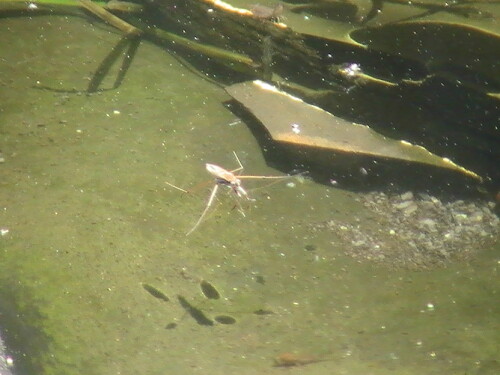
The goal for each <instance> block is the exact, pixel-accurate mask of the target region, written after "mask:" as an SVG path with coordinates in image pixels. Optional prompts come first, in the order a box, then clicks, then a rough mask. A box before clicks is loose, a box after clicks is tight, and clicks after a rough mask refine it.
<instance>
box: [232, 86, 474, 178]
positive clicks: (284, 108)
mask: <svg viewBox="0 0 500 375" xmlns="http://www.w3.org/2000/svg"><path fill="white" fill-rule="evenodd" d="M226 91H227V92H228V93H229V95H231V96H232V97H233V98H234V99H235V100H237V101H239V102H240V103H241V104H243V106H244V107H246V108H247V109H248V110H249V111H250V112H251V113H252V114H253V115H254V116H255V117H257V119H258V120H259V121H260V122H262V124H263V125H264V126H265V127H266V128H267V130H268V131H269V133H270V134H271V137H272V138H273V139H274V140H275V141H278V142H283V143H288V144H296V145H302V146H309V147H313V148H318V149H328V150H332V151H336V152H343V153H347V154H357V155H365V156H373V157H381V158H388V159H397V160H403V161H407V162H414V163H421V164H427V165H432V166H435V167H439V168H446V169H450V170H454V171H457V172H460V173H463V174H465V175H467V176H469V177H473V178H476V179H479V180H480V179H481V178H480V177H479V176H478V175H477V174H475V173H474V172H472V171H469V170H467V169H465V168H463V167H461V166H459V165H457V164H455V163H453V162H452V161H451V160H449V159H446V158H441V157H439V156H437V155H434V154H432V153H431V152H429V151H428V150H426V149H425V148H424V147H421V146H417V145H413V144H411V143H409V142H406V141H402V140H394V139H390V138H387V137H384V136H383V135H381V134H379V133H377V132H375V131H374V130H372V129H370V128H369V127H368V126H365V125H360V124H356V123H353V122H350V121H347V120H344V119H342V118H339V117H336V116H334V115H332V114H330V113H328V112H326V111H324V110H322V109H321V108H319V107H316V106H313V105H310V104H307V103H305V102H303V101H302V100H301V99H299V98H296V97H294V96H291V95H289V94H287V93H285V92H282V91H280V90H278V89H277V88H276V87H274V86H271V85H269V84H266V83H264V82H262V81H253V82H244V83H239V84H235V85H232V86H229V87H227V88H226Z"/></svg>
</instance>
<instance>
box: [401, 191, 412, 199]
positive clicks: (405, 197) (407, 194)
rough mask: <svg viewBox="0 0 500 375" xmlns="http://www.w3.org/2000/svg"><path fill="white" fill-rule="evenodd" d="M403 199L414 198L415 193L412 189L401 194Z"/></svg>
mask: <svg viewBox="0 0 500 375" xmlns="http://www.w3.org/2000/svg"><path fill="white" fill-rule="evenodd" d="M401 200H403V201H410V200H413V193H412V192H411V191H407V192H406V193H404V194H401Z"/></svg>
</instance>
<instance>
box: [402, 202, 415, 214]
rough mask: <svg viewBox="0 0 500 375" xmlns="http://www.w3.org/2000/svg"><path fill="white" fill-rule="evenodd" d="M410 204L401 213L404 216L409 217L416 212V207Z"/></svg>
mask: <svg viewBox="0 0 500 375" xmlns="http://www.w3.org/2000/svg"><path fill="white" fill-rule="evenodd" d="M410 202H411V201H410ZM411 203H412V204H411V205H410V206H408V207H406V208H405V209H404V210H403V213H404V214H405V215H406V216H409V215H411V214H412V213H414V212H415V211H417V209H418V206H417V205H416V204H415V203H413V202H411Z"/></svg>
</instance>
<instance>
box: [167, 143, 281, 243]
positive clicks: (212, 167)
mask: <svg viewBox="0 0 500 375" xmlns="http://www.w3.org/2000/svg"><path fill="white" fill-rule="evenodd" d="M233 153H234V157H235V158H236V161H237V162H238V164H239V167H238V168H236V169H233V170H231V171H228V170H227V169H224V168H222V167H219V166H218V165H216V164H210V163H206V164H205V168H206V169H207V171H208V173H210V174H211V175H212V176H214V177H215V185H214V187H213V188H212V191H211V192H210V197H209V198H208V202H207V204H206V206H205V209H204V210H203V212H202V213H201V216H200V218H199V219H198V221H197V222H196V224H195V225H194V226H193V227H192V228H191V230H190V231H189V232H187V233H186V236H189V235H190V234H191V233H193V232H194V231H195V229H196V228H198V226H199V225H200V223H201V222H202V221H203V219H204V217H205V215H206V214H207V212H208V210H209V209H210V207H211V206H212V203H213V201H214V199H215V196H216V194H217V191H218V190H219V186H221V185H224V186H228V187H230V188H231V190H232V191H233V192H234V193H235V194H236V195H237V196H238V197H239V198H242V197H244V198H246V199H247V200H249V201H253V199H251V198H250V197H249V196H248V193H247V191H246V190H245V189H244V188H243V186H241V180H242V179H283V178H289V177H290V176H288V175H287V176H250V175H249V176H240V175H236V174H235V173H236V172H239V171H241V170H243V165H242V164H241V162H240V159H239V158H238V155H236V153H235V152H233ZM166 183H167V185H169V186H171V187H173V188H175V189H177V190H180V191H182V192H184V193H187V191H186V190H184V189H182V188H180V187H178V186H175V185H173V184H171V183H170V182H166ZM238 211H240V212H241V214H242V215H243V216H245V213H244V212H243V209H242V208H241V206H240V207H239V209H238Z"/></svg>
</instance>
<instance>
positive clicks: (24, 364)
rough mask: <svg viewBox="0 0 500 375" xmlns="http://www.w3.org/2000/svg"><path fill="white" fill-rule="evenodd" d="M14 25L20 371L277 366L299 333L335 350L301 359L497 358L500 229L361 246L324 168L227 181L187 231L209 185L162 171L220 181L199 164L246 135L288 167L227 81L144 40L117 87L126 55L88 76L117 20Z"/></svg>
mask: <svg viewBox="0 0 500 375" xmlns="http://www.w3.org/2000/svg"><path fill="white" fill-rule="evenodd" d="M0 30H1V35H2V47H1V52H0V72H1V76H0V93H1V112H0V116H1V118H0V121H1V123H0V137H1V138H0V148H1V152H2V154H3V157H4V158H5V162H4V163H2V164H0V173H1V179H0V192H1V193H0V194H1V195H0V196H1V199H0V202H1V206H0V207H1V208H2V209H1V211H0V226H1V228H2V229H4V230H8V233H7V232H5V234H4V235H3V236H2V237H0V267H1V273H0V298H1V299H0V303H1V306H0V313H1V315H0V319H1V320H0V327H1V328H2V329H3V330H4V331H5V338H6V339H7V344H8V345H9V346H10V347H11V348H12V349H14V350H15V352H14V358H15V361H16V363H17V364H18V366H19V368H20V370H21V371H22V373H26V374H28V373H32V374H66V375H69V374H82V373H86V374H138V373H140V374H165V373H199V374H220V373H234V374H236V373H237V374H268V373H275V372H279V371H281V370H280V369H279V368H274V367H272V365H273V361H272V360H273V358H274V357H276V356H277V355H279V354H280V353H284V352H295V353H298V354H301V355H314V356H316V358H318V359H325V361H323V362H318V363H314V364H310V365H308V366H304V367H300V368H297V369H295V370H294V371H296V372H297V373H302V374H332V373H335V374H346V375H347V374H389V373H393V374H411V375H413V374H421V373H426V374H458V373H459V374H478V375H479V374H481V375H483V374H496V373H498V371H499V369H500V365H499V363H498V343H499V339H500V337H499V336H500V335H499V332H500V330H499V327H498V325H499V319H498V316H499V313H500V311H499V310H500V307H499V305H498V267H499V258H498V250H499V248H498V243H497V244H496V245H494V246H493V247H492V248H490V249H485V250H484V251H482V252H480V255H479V256H478V257H476V258H475V259H474V260H472V261H469V262H467V263H466V262H464V263H454V264H451V265H450V266H449V267H447V268H444V269H438V270H429V271H419V272H415V271H406V270H393V269H391V268H388V267H386V266H384V265H375V264H372V263H369V262H356V261H354V260H352V259H351V258H347V257H346V256H345V255H344V249H342V248H341V247H340V246H338V245H337V246H336V245H332V244H331V242H332V238H330V237H329V236H330V235H329V234H328V233H325V232H320V233H315V232H311V230H310V227H309V224H310V223H312V222H322V221H325V220H329V219H331V218H332V217H333V218H340V219H343V220H352V221H353V222H354V221H355V220H356V218H359V217H363V214H364V210H365V208H364V207H363V206H362V205H361V204H360V203H359V202H358V201H356V200H355V198H356V194H354V193H351V192H347V191H343V190H339V189H333V188H328V187H325V186H321V185H317V184H314V183H313V182H305V183H304V184H301V183H296V185H295V187H289V186H287V185H286V183H282V184H281V183H280V184H275V185H273V186H270V187H265V188H262V189H258V190H255V191H254V192H252V196H253V197H254V198H256V201H255V202H252V203H250V204H248V205H245V206H244V208H245V213H246V217H242V216H241V215H239V214H238V212H237V210H233V205H234V202H233V201H232V200H231V199H230V198H228V197H227V196H226V195H225V194H220V196H219V201H220V202H219V203H218V204H217V205H216V208H215V210H214V212H213V213H212V214H210V216H209V218H208V220H206V222H204V223H203V224H202V225H201V226H200V227H199V229H198V230H197V231H195V232H194V233H193V234H192V235H191V236H189V237H186V236H185V233H186V232H187V231H188V230H189V228H190V227H191V226H192V225H193V224H194V223H195V221H196V219H197V218H198V217H199V215H200V213H201V211H202V210H203V207H204V204H205V202H206V199H207V197H208V194H209V192H208V189H207V188H202V189H199V190H198V191H197V193H196V194H191V195H185V194H183V193H181V192H179V191H177V190H174V189H172V188H170V187H169V186H168V185H166V184H165V181H168V182H170V183H173V184H176V185H178V186H182V187H190V186H193V185H196V184H197V183H199V182H201V181H205V180H209V178H208V176H207V174H206V172H205V170H204V163H205V162H212V163H216V164H219V165H222V166H225V167H227V168H233V166H234V167H236V166H237V164H236V162H235V160H234V159H233V155H232V151H233V150H234V151H236V152H237V153H238V155H239V157H240V159H241V160H242V163H243V164H244V165H245V171H246V172H248V173H251V174H277V173H279V172H278V171H275V170H273V169H271V168H270V167H268V166H266V164H265V162H264V158H263V156H262V150H261V149H260V148H259V146H258V144H257V142H256V141H255V139H254V137H253V135H252V134H251V132H250V131H249V130H248V128H247V127H246V126H245V124H243V123H237V124H235V125H234V124H233V123H234V121H235V120H237V118H236V117H235V116H234V115H233V114H232V113H231V112H230V111H229V110H228V109H227V108H225V107H224V106H223V105H222V102H224V101H226V100H228V96H227V95H226V94H225V92H224V91H223V90H222V89H221V88H219V87H217V86H214V85H212V84H210V83H209V82H207V81H204V80H202V79H200V78H199V76H196V75H194V74H193V73H192V72H190V71H189V70H187V69H186V68H185V67H184V66H183V65H181V64H180V63H179V62H178V61H177V60H176V59H174V58H173V57H172V56H171V55H169V54H168V53H166V52H165V51H163V50H162V49H160V48H159V47H157V46H154V45H151V44H149V43H147V42H143V43H141V45H140V46H139V50H138V53H137V56H136V58H135V59H134V61H133V65H132V67H131V69H130V71H129V72H128V74H127V76H126V78H125V81H124V83H123V84H122V85H121V86H120V87H119V88H118V89H111V87H112V85H113V78H114V77H115V75H116V71H115V72H114V73H113V72H112V73H111V74H110V77H109V82H108V81H105V82H104V84H103V86H102V87H104V88H110V89H109V90H105V91H103V92H102V93H99V94H94V95H92V96H87V95H85V94H79V93H78V92H77V91H80V90H82V91H83V90H85V88H86V87H87V85H88V82H89V79H90V77H91V76H92V74H93V72H94V71H95V69H96V68H97V66H98V65H99V63H100V62H101V61H102V59H103V58H104V57H105V56H106V55H107V54H108V53H109V50H110V48H112V47H113V46H114V45H115V44H116V43H117V42H118V40H119V39H120V35H119V34H118V33H117V32H115V31H114V30H111V29H109V28H107V27H105V26H103V25H102V24H91V23H89V22H87V21H86V20H84V19H78V18H63V17H61V18H49V17H38V18H33V19H31V18H17V19H16V18H13V19H2V20H1V21H0ZM113 74H115V75H113ZM47 87H49V88H52V89H54V90H47V89H45V88H47ZM231 124H232V125H231ZM262 185H263V184H262V183H259V182H255V183H249V184H247V185H246V186H247V187H249V188H250V189H251V188H252V187H258V186H262ZM373 225H377V223H374V224H373ZM202 280H206V281H207V282H208V283H210V284H211V285H213V286H214V287H215V288H216V290H217V291H218V293H219V294H220V298H219V299H211V298H208V297H207V295H206V294H204V293H203V291H202V288H201V287H200V282H201V281H202ZM144 283H146V284H148V285H151V286H153V287H154V288H156V289H158V290H159V291H161V292H162V293H164V294H165V295H166V296H168V298H169V301H165V300H163V299H160V298H155V296H153V295H152V294H151V293H149V292H148V291H147V290H145V288H144V287H143V284H144ZM179 296H180V297H181V298H179ZM180 300H182V301H184V303H185V302H186V301H187V303H189V304H190V305H191V306H192V307H193V308H195V309H197V311H200V312H201V313H202V314H204V315H203V316H204V318H205V319H207V320H208V321H209V322H212V323H213V325H208V324H206V325H204V324H199V322H197V321H196V320H195V319H194V318H195V317H196V316H192V315H194V314H190V313H189V311H188V309H187V308H186V307H185V306H184V307H183V306H182V303H181V301H180ZM217 316H229V317H232V318H234V319H235V323H234V324H220V323H217V322H216V321H215V318H216V317H217ZM174 326H175V327H174Z"/></svg>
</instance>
